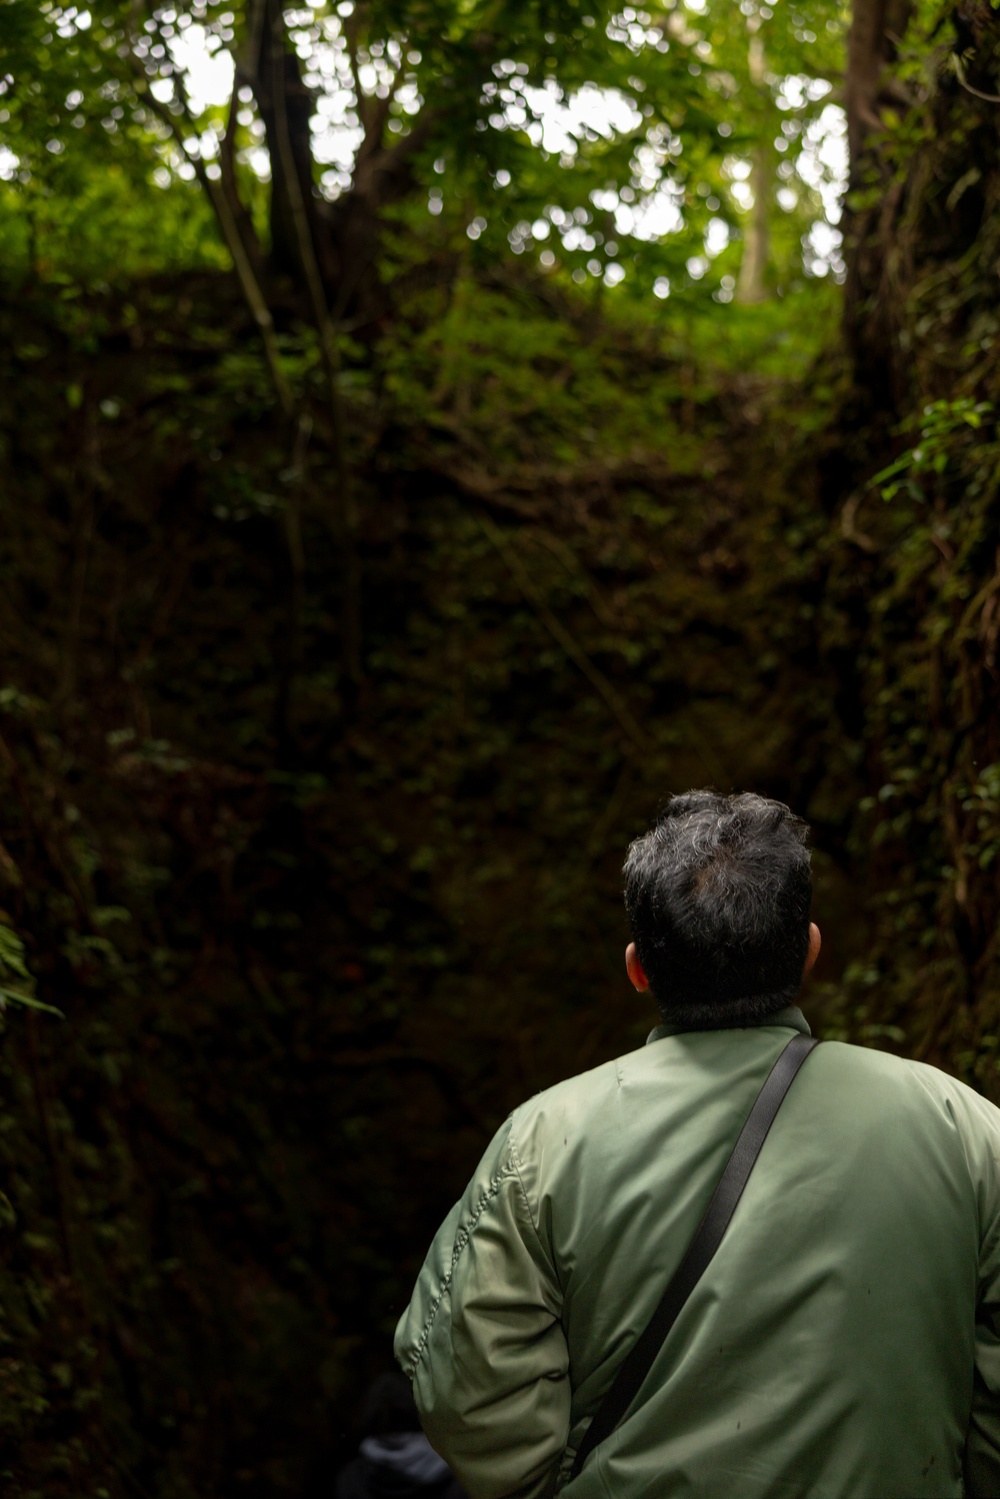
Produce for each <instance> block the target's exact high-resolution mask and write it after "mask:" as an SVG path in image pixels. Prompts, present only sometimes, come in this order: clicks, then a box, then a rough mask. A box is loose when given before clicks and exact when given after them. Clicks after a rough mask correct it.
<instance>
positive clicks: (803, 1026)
mask: <svg viewBox="0 0 1000 1499" xmlns="http://www.w3.org/2000/svg"><path fill="white" fill-rule="evenodd" d="M769 1025H780V1026H786V1027H787V1028H788V1029H789V1030H793V1031H801V1033H802V1035H803V1036H811V1035H812V1031H811V1030H810V1028H809V1022H808V1020H807V1019H806V1017H805V1016H804V1015H803V1013H802V1011H801V1010H800V1009H799V1007H798V1005H786V1006H785V1008H784V1009H783V1010H774V1011H772V1013H771V1014H770V1015H762V1016H761V1018H760V1020H749V1021H747V1023H746V1025H727V1026H720V1027H719V1029H720V1030H733V1031H736V1030H758V1029H760V1028H762V1027H764V1026H769ZM694 1029H695V1027H694V1026H690V1025H658V1026H657V1027H656V1029H655V1030H652V1031H650V1033H649V1035H648V1036H647V1037H646V1045H647V1046H648V1045H649V1044H650V1042H651V1041H662V1040H663V1038H664V1036H684V1035H688V1034H689V1033H690V1032H691V1031H692V1030H694Z"/></svg>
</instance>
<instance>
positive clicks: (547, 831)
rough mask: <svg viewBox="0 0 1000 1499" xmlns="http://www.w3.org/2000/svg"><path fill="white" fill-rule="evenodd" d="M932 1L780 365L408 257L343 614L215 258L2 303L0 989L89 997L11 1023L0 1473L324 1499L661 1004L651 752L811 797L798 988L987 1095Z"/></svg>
mask: <svg viewBox="0 0 1000 1499" xmlns="http://www.w3.org/2000/svg"><path fill="white" fill-rule="evenodd" d="M964 14H965V13H964V12H963V15H964ZM949 24H950V23H949ZM961 25H962V26H965V27H966V29H967V31H968V34H969V36H971V37H972V43H971V44H970V46H966V45H965V42H966V41H967V37H966V36H965V34H964V33H962V34H958V33H956V32H954V31H953V30H951V29H948V30H947V35H946V34H945V29H942V28H941V27H939V28H938V30H937V31H936V32H933V34H930V35H928V36H926V37H923V36H921V35H919V34H918V33H917V32H916V30H913V31H912V33H908V45H909V43H910V41H912V49H913V51H914V55H916V56H918V57H919V59H920V68H919V69H918V70H917V73H916V74H914V73H913V72H912V70H911V71H908V69H909V68H910V63H909V61H908V60H906V59H905V58H904V60H903V61H900V59H899V58H896V59H895V60H893V59H892V58H880V59H879V60H878V64H879V68H880V69H881V70H882V71H881V72H880V73H878V76H877V78H876V85H878V86H877V87H876V85H872V87H873V89H874V92H872V93H871V94H870V98H869V104H870V105H871V100H872V99H874V100H875V104H874V105H871V111H872V112H874V113H876V114H877V113H879V112H880V113H881V125H880V126H879V128H876V127H875V126H874V125H869V127H868V128H867V129H866V130H865V131H863V132H862V138H861V142H860V144H859V147H858V158H857V160H856V163H855V179H854V188H853V194H854V196H853V197H852V201H851V206H850V214H849V244H848V251H849V256H850V275H849V280H848V285H847V288H846V292H847V298H848V302H847V338H846V341H845V346H844V347H843V348H841V347H838V346H837V340H836V336H835V334H834V333H833V332H832V331H831V337H830V343H831V349H830V351H829V353H828V354H826V355H825V356H823V358H821V359H820V360H819V362H818V363H815V364H813V365H812V367H811V368H810V371H809V374H808V376H807V377H806V378H802V377H801V376H799V375H796V374H795V373H794V371H789V372H788V375H787V377H786V378H784V379H779V378H777V377H775V376H768V377H766V378H765V377H764V376H761V375H749V374H746V373H743V374H733V373H731V372H730V373H723V372H719V370H718V369H717V368H715V367H714V364H713V358H712V352H711V351H708V350H705V351H703V353H702V354H701V355H697V354H692V351H691V348H690V346H685V347H681V346H680V345H679V344H674V343H672V342H671V340H670V338H669V337H668V336H666V335H664V334H661V333H658V332H656V331H655V330H650V329H649V328H647V327H639V326H636V325H635V324H629V323H627V322H624V321H622V322H616V321H615V320H614V319H613V318H612V317H611V314H610V313H608V314H607V317H606V318H604V320H602V318H601V317H600V316H595V314H594V311H593V309H592V308H589V307H588V308H583V307H582V306H580V305H578V304H575V303H573V302H571V301H566V302H563V303H559V302H554V301H553V299H552V296H551V293H550V292H548V291H547V290H544V289H543V288H542V287H541V286H540V285H539V284H538V283H535V282H533V281H532V280H531V278H530V276H528V277H526V278H524V279H522V280H518V279H516V278H514V277H513V276H506V278H500V279H496V278H494V279H492V280H491V279H490V278H488V277H486V278H483V279H482V280H481V281H470V282H468V283H466V284H464V285H463V287H462V288H461V296H460V298H459V299H458V301H457V302H456V301H452V302H451V303H448V301H447V299H446V298H440V299H439V301H435V300H434V298H435V296H437V293H436V292H434V291H433V289H432V291H431V292H428V290H427V288H426V287H423V286H417V287H416V288H414V289H413V291H412V296H410V294H409V293H407V294H404V293H403V292H402V291H401V292H400V295H399V296H398V298H397V300H396V304H395V309H394V312H393V319H394V321H393V323H392V325H391V327H387V328H385V329H383V336H384V343H383V346H382V350H381V353H380V355H379V360H380V363H379V365H378V370H377V371H375V372H373V369H372V366H371V363H370V362H368V363H366V362H365V360H363V359H361V358H360V357H359V360H358V363H357V368H354V369H351V370H349V371H348V372H347V375H346V377H345V381H344V385H345V389H346V391H347V396H346V400H347V407H348V415H349V423H350V425H349V436H350V442H351V453H352V464H351V473H350V480H351V486H352V493H353V496H354V499H355V501H356V505H357V511H358V526H357V535H356V549H357V556H358V562H359V571H360V593H359V602H358V601H353V602H352V601H351V600H347V601H346V604H345V599H344V597H343V593H344V579H345V577H347V576H348V573H347V571H346V570H345V568H344V566H343V547H344V544H345V542H344V535H343V531H342V529H340V528H339V527H338V523H337V507H336V505H335V503H334V499H333V496H334V492H335V489H336V488H337V486H342V483H343V475H341V474H338V472H337V469H336V463H335V462H334V460H333V459H332V458H330V457H329V456H328V454H329V452H330V448H329V446H328V445H327V444H326V443H325V442H324V443H319V442H317V441H316V440H315V439H314V437H313V436H312V435H311V434H312V433H313V432H314V431H315V432H318V433H320V435H323V434H322V424H323V422H324V420H325V417H324V408H323V401H322V392H321V391H318V392H317V393H316V399H315V406H314V407H311V408H310V410H309V412H308V413H307V415H308V417H309V421H308V422H307V423H305V424H302V423H300V425H299V426H298V428H297V430H296V431H294V432H292V433H291V434H290V433H289V432H288V430H287V429H286V425H285V424H284V423H283V421H282V420H281V418H280V417H278V416H276V415H275V413H274V410H273V401H272V398H271V396H270V393H269V388H268V376H267V370H266V367H265V366H264V364H263V361H262V359H261V357H260V354H259V352H258V348H257V343H256V341H255V337H254V333H253V329H252V328H251V327H250V325H249V323H248V321H247V318H246V316H245V314H244V313H243V312H242V311H241V309H240V306H239V303H238V301H237V300H236V299H235V297H234V295H233V293H232V291H231V289H230V286H229V282H228V281H227V280H226V279H225V278H224V277H222V276H221V275H220V276H218V277H215V276H209V275H207V274H206V275H201V276H190V277H186V278H180V279H178V280H176V281H171V282H166V281H163V282H147V283H143V284H137V285H135V286H132V287H129V288H127V289H126V290H124V291H121V292H120V293H115V294H113V295H112V294H110V293H109V294H106V295H102V296H96V295H94V296H90V297H85V298H80V297H72V298H70V297H63V296H62V294H61V293H59V294H57V292H56V291H55V290H54V289H53V287H51V286H46V285H44V284H37V285H35V284H33V285H31V286H28V287H21V288H19V289H17V291H16V292H14V291H12V290H10V289H8V291H7V292H6V293H5V297H4V303H3V307H2V309H0V319H2V323H3V339H2V344H0V348H2V352H0V431H2V434H3V446H2V450H0V486H2V487H0V493H2V496H3V499H2V503H3V512H4V524H3V537H2V540H0V568H2V571H3V588H2V589H0V629H2V632H3V638H4V645H5V651H4V656H5V665H4V679H3V682H2V683H0V736H2V738H0V774H2V776H3V783H4V795H3V798H2V800H0V882H2V891H0V905H2V911H0V936H2V938H3V941H2V945H0V962H2V963H3V965H4V967H3V970H2V972H0V983H2V985H3V987H5V988H7V989H9V990H11V991H13V992H14V993H22V994H24V995H27V996H28V997H32V991H31V990H30V989H29V987H28V983H29V981H28V980H27V979H26V978H25V976H24V974H23V973H22V972H20V971H19V968H20V965H21V964H22V959H23V966H24V968H25V969H26V970H27V972H28V973H29V974H30V975H31V977H32V979H33V981H34V985H35V988H34V991H33V997H34V998H36V999H37V1000H38V1001H40V1002H42V1003H44V1004H47V1005H52V1006H56V1007H58V1008H59V1009H61V1010H62V1011H63V1013H64V1016H65V1018H64V1019H58V1018H56V1017H55V1016H52V1015H50V1014H48V1013H45V1012H39V1011H33V1012H26V1011H25V1010H24V1009H23V1007H21V1006H19V1005H18V1004H17V1003H16V1002H12V1003H11V1005H10V1007H9V1009H8V1011H7V1014H6V1017H5V1019H4V1022H3V1024H4V1027H5V1029H4V1036H3V1048H2V1054H0V1067H2V1071H3V1079H4V1089H3V1094H2V1113H0V1161H2V1176H3V1180H2V1182H0V1186H2V1187H3V1191H4V1193H5V1194H6V1195H5V1197H3V1198H0V1313H2V1317H3V1321H2V1323H0V1335H2V1339H3V1345H2V1347H0V1378H2V1381H3V1391H4V1396H5V1398H4V1400H3V1403H2V1411H3V1415H2V1416H0V1472H2V1473H3V1475H4V1480H3V1481H4V1484H5V1492H7V1493H10V1494H11V1495H12V1496H15V1495H16V1496H28V1495H34V1494H38V1495H42V1494H44V1495H45V1496H46V1499H58V1496H60V1495H65V1496H67V1499H70V1496H73V1499H76V1496H78V1495H80V1494H82V1493H94V1494H99V1493H101V1492H102V1491H105V1492H107V1493H108V1494H113V1495H115V1496H117V1495H119V1494H121V1495H125V1494H130V1495H132V1494H138V1495H143V1494H146V1495H154V1496H156V1499H187V1496H191V1499H193V1496H197V1499H208V1496H212V1495H227V1496H228V1495H230V1494H232V1495H253V1496H260V1499H265V1496H267V1499H271V1496H278V1495H284V1494H289V1495H291V1494H295V1495H296V1496H302V1495H310V1494H313V1493H316V1494H317V1495H318V1494H319V1493H320V1492H323V1493H327V1492H328V1491H329V1483H330V1471H331V1467H332V1465H333V1464H334V1463H335V1461H336V1460H337V1458H338V1455H339V1454H343V1453H345V1452H346V1451H347V1450H348V1448H349V1445H350V1440H351V1423H352V1421H353V1418H354V1414H355V1412H356V1407H357V1397H358V1392H359V1390H360V1389H361V1388H362V1387H363V1385H364V1382H365V1380H366V1379H367V1378H368V1377H369V1376H370V1375H371V1374H372V1373H373V1372H375V1371H376V1370H377V1369H378V1368H379V1367H381V1366H382V1364H383V1363H384V1360H385V1358H386V1357H387V1349H388V1338H389V1335H390V1333H391V1328H392V1325H393V1323H394V1320H395V1316H396V1313H397V1311H398V1309H399V1308H400V1306H401V1305H402V1301H403V1298H404V1297H405V1295H406V1294H407V1293H408V1290H409V1286H410V1283H411V1280H412V1276H413V1273H414V1271H415V1268H416V1263H417V1260H418V1258H419V1256H420V1254H421V1253H422V1252H423V1249H424V1247H425V1244H426V1241H427V1239H428V1237H429V1235H430V1233H431V1231H432V1229H433V1228H434V1227H435V1226H436V1223H437V1221H438V1220H439V1218H440V1216H441V1215H442V1213H443V1212H444V1211H445V1210H446V1208H447V1207H448V1205H449V1204H450V1201H451V1200H452V1198H453V1196H454V1194H455V1193H456V1192H457V1190H458V1189H459V1188H460V1186H461V1184H462V1183H463V1181H464V1179H465V1177H466V1176H467V1174H468V1170H469V1168H470V1165H471V1163H472V1161H473V1160H474V1158H475V1157H476V1155H477V1153H478V1151H479V1149H480V1148H481V1146H482V1145H483V1143H484V1141H485V1139H486V1137H487V1136H488V1134H489V1133H490V1132H491V1130H492V1129H493V1128H494V1127H495V1125H496V1124H497V1123H498V1122H499V1120H500V1119H502V1117H503V1116H504V1114H505V1113H506V1112H507V1110H508V1109H509V1108H510V1107H511V1106H512V1105H513V1104H514V1103H515V1102H517V1101H518V1100H519V1099H520V1098H522V1097H523V1096H525V1095H526V1094H528V1093H530V1092H532V1091H534V1090H536V1089H538V1088H540V1087H542V1086H544V1085H546V1084H547V1083H549V1082H551V1081H553V1080H554V1079H555V1078H557V1077H559V1076H562V1075H565V1074H566V1073H569V1072H571V1071H577V1070H580V1069H581V1068H583V1067H586V1066H589V1065H592V1064H593V1063H594V1062H596V1061H598V1060H599V1059H601V1058H602V1057H605V1056H607V1055H610V1054H613V1053H614V1052H616V1051H623V1050H627V1049H629V1048H630V1047H632V1046H634V1045H637V1044H639V1043H640V1042H641V1040H642V1038H643V1036H644V1034H645V1031H646V1029H647V1026H648V1022H649V1016H648V1015H647V1014H646V1013H645V1012H644V1011H642V1010H640V1009H639V1008H637V1004H636V1002H635V1001H634V1000H633V998H632V996H631V991H630V990H629V989H628V988H627V987H626V985H625V983H624V979H623V975H622V974H621V973H620V972H619V969H620V964H621V949H622V947H623V946H624V943H625V940H626V933H625V930H624V922H623V917H622V915H621V912H620V903H619V894H618V870H619V868H620V863H621V858H622V854H623V851H624V848H625V845H626V844H627V842H628V839H629V838H630V837H631V836H633V835H634V833H635V832H637V831H638V830H640V829H641V828H642V827H643V826H644V824H645V822H646V820H647V819H648V817H649V816H650V815H651V813H652V812H653V811H654V810H655V807H656V805H657V803H658V801H659V800H660V799H661V798H662V797H663V795H664V794H666V793H667V792H668V791H671V790H676V789H681V788H684V787H687V786H691V785H701V784H706V783H714V784H715V785H717V786H720V787H728V786H730V785H732V786H739V787H748V786H752V787H755V788H758V789H761V790H764V791H765V792H768V793H771V794H774V795H778V796H781V797H782V798H783V799H786V800H788V801H790V802H792V803H793V804H794V805H795V806H796V808H797V809H798V810H800V811H802V812H803V813H804V814H805V815H806V816H808V817H809V818H810V819H811V821H812V822H813V825H814V829H815V844H816V850H817V852H816V870H817V915H818V918H819V919H820V921H821V922H822V923H823V924H824V926H825V927H826V933H827V938H828V943H827V948H826V956H825V963H826V967H825V970H824V971H822V972H821V974H820V976H819V983H818V985H817V988H816V989H815V991H814V995H813V1012H814V1014H815V1015H816V1017H818V1019H819V1020H820V1023H821V1027H822V1028H823V1029H825V1031H826V1033H827V1034H840V1035H847V1036H849V1037H851V1038H852V1039H855V1040H859V1041H862V1042H868V1043H873V1044H878V1045H895V1046H899V1047H901V1048H903V1049H905V1050H907V1051H908V1052H910V1053H911V1054H916V1055H921V1056H925V1057H928V1058H930V1059H931V1060H935V1061H938V1062H940V1063H941V1064H943V1065H946V1066H949V1067H951V1068H953V1069H955V1070H957V1071H959V1072H960V1074H961V1075H963V1076H966V1077H969V1078H970V1079H972V1080H973V1081H975V1082H976V1083H977V1084H978V1085H979V1086H981V1087H982V1088H984V1090H986V1091H990V1092H992V1091H995V1065H994V1054H995V1048H996V1044H997V1043H996V1035H995V1032H996V1030H997V1024H998V1023H997V1018H996V1009H995V1006H996V995H997V974H996V946H995V932H996V929H997V916H998V911H997V889H996V870H995V864H994V858H995V855H996V851H997V848H998V847H1000V820H998V819H1000V771H998V769H997V762H998V761H1000V748H998V745H997V735H998V725H997V711H996V691H995V686H996V660H995V655H996V644H997V634H998V630H1000V619H998V613H997V609H998V603H997V600H998V589H1000V572H998V554H997V513H996V493H995V491H996V475H997V472H998V458H1000V453H998V449H997V444H996V436H995V411H994V404H995V403H996V402H997V400H998V392H997V391H996V390H995V385H996V382H997V365H996V356H995V329H996V312H995V303H996V298H995V289H994V288H995V269H994V268H995V264H996V259H997V250H998V246H997V244H996V242H995V241H996V234H997V229H996V223H997V217H996V215H995V214H994V212H993V208H994V198H995V194H996V191H997V136H996V132H997V122H998V120H1000V113H998V106H997V105H996V104H995V102H992V101H991V100H988V99H983V98H982V97H981V95H982V94H987V93H992V92H996V89H995V88H994V87H993V86H992V85H991V83H990V78H991V77H992V76H993V75H992V73H991V66H992V64H991V61H990V60H991V59H992V58H993V57H994V51H993V50H991V49H993V48H994V47H995V37H996V26H997V22H996V19H995V17H994V16H993V13H992V12H988V13H987V12H986V11H983V12H982V13H980V11H978V10H976V11H975V12H974V13H973V12H972V11H970V12H968V15H967V16H966V17H965V20H963V21H961ZM911 26H912V27H914V28H915V26H916V23H915V22H913V23H911ZM970 47H971V50H970ZM901 56H902V54H901ZM955 57H957V58H958V64H956V63H955V61H954V60H953V59H954V58H955ZM879 80H881V82H879ZM887 80H888V82H887ZM869 81H870V80H869ZM889 82H891V88H890V87H889ZM883 85H884V86H885V88H888V90H889V97H890V98H891V99H895V104H892V103H887V102H886V95H885V88H883V92H882V93H881V94H880V93H879V88H881V87H882V86H883ZM972 89H975V90H978V93H977V92H971V91H970V90H972ZM907 100H909V103H907V102H906V101H907ZM408 296H409V300H408ZM439 303H440V305H439ZM720 311H722V309H720ZM297 347H299V350H300V357H301V359H302V361H303V368H304V369H305V370H306V372H307V373H308V370H309V368H310V367H311V366H310V364H309V361H310V360H312V361H313V363H315V357H316V356H315V349H311V348H310V346H309V344H308V340H306V339H303V340H302V341H301V343H300V344H299V345H298V346H297ZM366 358H367V354H366ZM772 362H773V361H772ZM310 424H311V425H310ZM886 470H888V472H883V471H886ZM880 473H881V475H882V476H881V477H877V476H878V475H879V474H880ZM347 605H349V606H350V608H352V609H353V608H355V607H357V612H358V618H357V621H356V622H357V625H358V627H359V631H360V640H361V647H362V649H361V665H362V672H361V674H360V679H359V680H357V679H355V677H354V676H353V675H352V673H351V671H350V670H348V669H347V666H346V665H345V659H344V653H343V650H342V640H343V633H344V618H345V612H344V611H345V607H347ZM19 943H20V944H22V945H23V946H22V947H19V946H18V944H19Z"/></svg>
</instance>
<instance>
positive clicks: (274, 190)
mask: <svg viewBox="0 0 1000 1499" xmlns="http://www.w3.org/2000/svg"><path fill="white" fill-rule="evenodd" d="M254 30H255V35H254V38H253V42H254V47H253V52H254V55H253V56H251V57H250V58H249V59H248V63H249V70H248V82H249V83H250V86H251V87H252V89H253V91H254V96H255V98H256V100H257V104H258V107H259V109H260V113H261V119H262V120H263V122H264V130H265V133H266V135H267V149H268V155H269V156H270V159H271V217H270V227H271V267H272V269H273V270H274V271H276V272H278V274H279V275H286V276H291V277H292V278H293V279H294V280H295V281H296V282H297V283H301V284H305V279H306V268H305V266H304V265H303V263H302V254H301V242H300V236H299V233H298V230H297V226H296V207H297V201H296V198H295V196H293V195H294V193H295V188H294V185H293V184H292V183H291V182H290V181H289V168H290V167H291V166H292V165H293V164H294V171H295V175H296V177H297V179H298V195H299V200H300V201H301V202H302V203H303V204H304V205H305V210H306V214H307V217H308V221H309V230H310V233H311V235H312V242H313V244H314V245H315V244H317V243H318V240H319V236H318V233H317V217H318V216H317V202H316V192H315V187H314V185H313V158H312V139H311V135H310V131H309V120H310V118H311V116H312V112H313V101H312V97H311V95H310V93H309V90H308V89H307V88H306V86H305V84H304V83H303V81H302V74H301V72H300V70H299V60H298V57H297V56H296V55H295V52H294V50H293V49H292V48H291V47H290V45H289V43H288V37H287V32H286V30H285V23H284V17H283V15H282V6H281V0H261V3H260V5H259V6H258V9H257V15H256V16H255V18H254ZM279 111H282V112H283V119H280V120H279V118H278V112H279ZM279 131H284V132H285V141H286V142H287V146H288V148H289V149H287V150H282V149H281V144H282V142H281V141H280V140H279ZM289 158H290V160H289Z"/></svg>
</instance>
